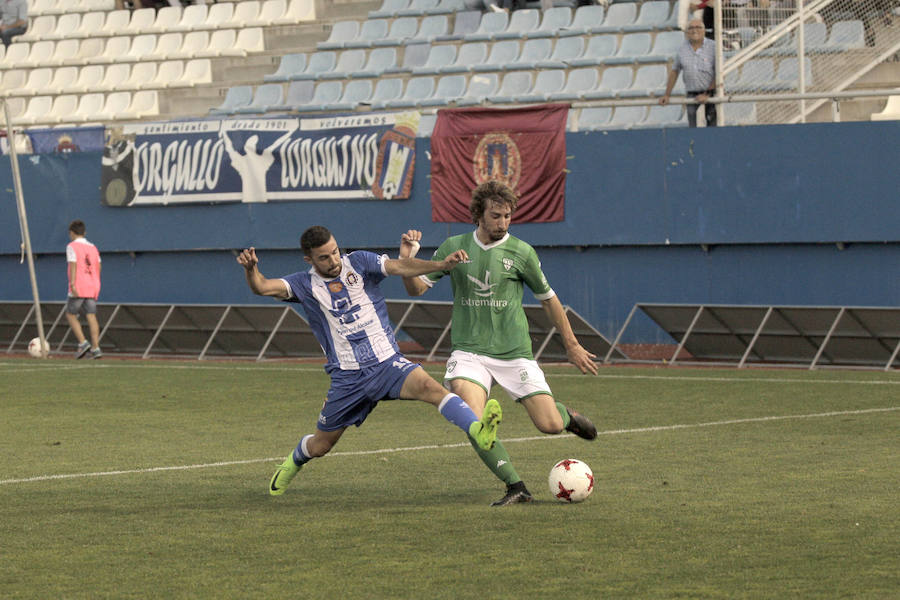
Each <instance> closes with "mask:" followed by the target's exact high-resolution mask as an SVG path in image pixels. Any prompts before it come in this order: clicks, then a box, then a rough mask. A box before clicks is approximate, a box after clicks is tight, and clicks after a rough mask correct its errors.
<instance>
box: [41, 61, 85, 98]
mask: <svg viewBox="0 0 900 600" xmlns="http://www.w3.org/2000/svg"><path fill="white" fill-rule="evenodd" d="M77 80H78V67H59V68H58V69H54V70H53V79H51V80H50V83H49V84H48V85H46V86H45V89H46V90H47V93H48V94H64V93H69V92H70V91H71V89H70V88H71V87H72V86H73V85H75V82H76V81H77Z"/></svg>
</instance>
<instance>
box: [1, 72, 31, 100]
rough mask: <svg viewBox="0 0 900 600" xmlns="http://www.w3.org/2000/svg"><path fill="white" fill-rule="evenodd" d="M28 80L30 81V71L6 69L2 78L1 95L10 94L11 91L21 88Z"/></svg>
mask: <svg viewBox="0 0 900 600" xmlns="http://www.w3.org/2000/svg"><path fill="white" fill-rule="evenodd" d="M26 81H28V71H26V70H25V69H10V70H9V71H4V72H3V79H2V80H0V95H2V96H9V95H10V94H11V93H13V92H15V91H17V90H19V89H21V88H22V87H23V86H24V85H25V82H26Z"/></svg>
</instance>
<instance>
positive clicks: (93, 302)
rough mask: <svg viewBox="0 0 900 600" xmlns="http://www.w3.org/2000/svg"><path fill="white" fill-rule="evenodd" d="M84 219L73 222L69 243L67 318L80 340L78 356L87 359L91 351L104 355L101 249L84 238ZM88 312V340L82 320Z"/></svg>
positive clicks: (96, 354)
mask: <svg viewBox="0 0 900 600" xmlns="http://www.w3.org/2000/svg"><path fill="white" fill-rule="evenodd" d="M84 232H85V226H84V223H83V222H82V221H78V220H75V221H72V222H71V223H70V224H69V239H70V240H71V241H70V242H69V245H68V246H66V262H67V263H68V266H69V268H68V271H67V273H68V275H69V299H68V301H67V302H66V319H68V321H69V327H71V328H72V332H73V333H74V334H75V337H76V338H77V339H78V349H77V350H75V358H84V357H85V356H86V355H87V353H88V350H90V352H91V356H90V357H91V358H100V357H101V356H103V353H102V352H100V325H99V323H97V297H98V296H99V295H100V266H101V265H100V252H99V251H98V250H97V247H96V246H95V245H94V244H92V243H90V242H89V241H87V240H86V239H85V237H84ZM79 314H84V316H85V318H86V319H87V322H88V329H89V330H90V333H91V341H90V342H88V341H87V340H86V339H85V337H84V332H83V331H82V329H81V323H79V322H78V315H79Z"/></svg>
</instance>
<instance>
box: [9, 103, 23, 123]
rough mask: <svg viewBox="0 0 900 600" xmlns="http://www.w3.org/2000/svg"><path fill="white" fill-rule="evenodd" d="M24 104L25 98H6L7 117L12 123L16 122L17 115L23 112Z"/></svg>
mask: <svg viewBox="0 0 900 600" xmlns="http://www.w3.org/2000/svg"><path fill="white" fill-rule="evenodd" d="M26 105H27V102H26V101H25V98H8V99H7V100H6V106H7V107H8V108H9V118H10V119H12V121H13V123H15V122H16V119H17V117H19V116H21V115H23V114H24V113H25V107H26Z"/></svg>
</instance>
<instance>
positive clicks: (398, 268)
mask: <svg viewBox="0 0 900 600" xmlns="http://www.w3.org/2000/svg"><path fill="white" fill-rule="evenodd" d="M464 260H469V255H468V254H466V251H465V250H457V251H456V252H453V253H452V254H450V255H449V256H447V258H445V259H444V260H441V261H436V260H420V259H418V258H397V259H394V258H389V259H388V260H387V261H386V262H385V263H384V271H385V273H387V274H388V275H400V276H402V277H417V276H419V275H424V274H425V273H435V272H437V271H450V270H452V269H453V268H454V267H455V266H456V265H458V264H459V263H461V262H462V261H464Z"/></svg>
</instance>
